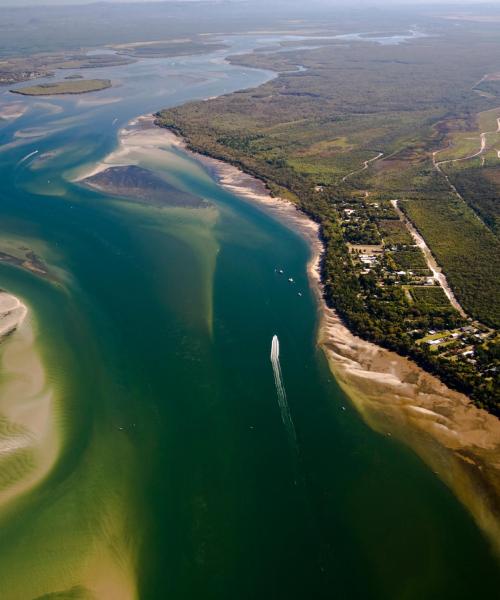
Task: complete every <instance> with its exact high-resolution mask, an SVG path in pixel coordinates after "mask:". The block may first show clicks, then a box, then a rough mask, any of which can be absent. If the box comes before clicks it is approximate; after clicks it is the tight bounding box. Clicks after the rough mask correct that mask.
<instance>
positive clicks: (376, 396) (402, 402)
mask: <svg viewBox="0 0 500 600" xmlns="http://www.w3.org/2000/svg"><path fill="white" fill-rule="evenodd" d="M166 140H168V143H169V144H175V145H176V146H178V147H182V148H184V149H185V150H186V144H185V143H184V142H183V141H182V140H180V139H179V138H178V137H177V136H176V135H175V134H173V133H172V132H169V131H165V132H164V133H163V144H165V141H166ZM193 155H194V156H195V157H196V159H197V160H199V161H200V162H202V163H203V164H205V165H206V166H207V167H208V168H210V169H211V171H212V172H214V173H215V174H216V176H217V177H218V179H219V182H220V183H221V185H223V186H224V187H225V188H226V189H228V190H229V191H231V192H232V193H234V194H237V195H238V196H239V197H241V198H243V199H246V200H248V201H249V202H252V203H253V204H255V205H257V206H259V207H261V208H262V209H263V210H265V211H266V212H268V213H269V214H271V215H272V216H274V217H276V218H277V219H279V220H280V221H281V222H283V223H284V224H285V225H287V226H289V227H290V228H292V229H293V230H295V231H297V232H298V233H300V234H301V235H302V236H303V237H304V238H305V239H306V240H307V241H308V243H309V245H310V248H311V260H310V263H309V266H308V273H309V278H310V281H311V285H312V287H313V289H314V290H315V292H316V296H317V300H318V312H319V330H318V344H319V346H320V347H321V349H322V350H323V351H324V353H325V355H326V357H327V359H328V363H329V365H330V368H331V370H332V372H333V373H334V375H335V377H336V379H337V381H338V383H339V384H340V385H341V387H342V388H343V389H344V391H345V392H346V393H347V395H348V396H349V397H350V398H351V400H352V402H353V404H354V405H355V406H356V408H357V410H358V411H359V412H360V414H361V415H362V417H363V418H364V420H365V421H366V422H367V423H368V424H369V425H370V426H371V427H372V428H374V429H375V430H377V431H379V432H380V433H382V434H384V435H388V436H392V437H394V438H397V439H398V440H400V441H402V442H404V443H405V444H407V445H409V446H411V448H413V450H414V451H415V452H416V453H417V454H418V455H419V456H420V457H421V458H422V459H423V460H424V461H425V462H426V463H427V464H428V466H429V467H430V468H431V469H432V470H433V471H434V472H435V473H436V474H437V475H438V476H439V477H440V478H441V479H442V480H443V481H444V482H445V483H446V484H447V485H448V486H449V487H450V488H451V489H452V490H453V492H454V493H455V495H456V496H457V497H458V498H459V499H460V501H461V502H462V503H463V504H464V505H465V506H466V507H467V508H468V509H469V511H470V512H471V513H472V515H473V517H474V519H475V520H476V522H477V524H478V525H479V526H480V527H481V529H482V530H483V531H484V532H485V533H486V534H487V535H488V537H489V538H490V540H491V541H492V543H493V545H494V546H495V548H496V550H497V551H498V552H499V553H500V420H499V419H497V418H496V417H494V416H493V415H491V414H489V413H488V412H486V411H484V410H481V409H479V408H476V407H475V406H474V405H473V404H472V403H471V402H470V400H469V399H468V398H467V397H466V396H464V395H463V394H460V393H458V392H454V391H452V390H450V389H449V388H448V387H446V386H445V385H444V384H443V383H441V382H440V381H439V379H437V378H436V377H434V376H433V375H430V374H429V373H427V372H426V371H424V370H423V369H421V368H420V367H419V366H417V365H416V364H415V363H414V362H412V361H410V360H408V359H406V358H404V357H401V356H399V355H398V354H396V353H394V352H391V351H389V350H385V349H383V348H380V347H379V346H376V345H375V344H372V343H370V342H366V341H364V340H362V339H361V338H359V337H357V336H355V335H353V334H352V333H351V332H350V331H349V329H347V327H345V325H344V324H343V323H342V321H341V320H340V318H339V317H338V315H337V314H336V313H335V311H333V310H331V309H329V308H328V307H327V306H326V304H325V302H324V300H323V290H322V285H321V281H320V274H319V264H320V258H321V255H322V253H323V246H322V243H321V241H320V239H319V236H318V225H317V224H316V223H314V222H313V221H311V220H310V219H309V218H308V217H307V216H306V215H304V214H303V213H302V212H300V211H299V210H297V208H296V207H295V205H294V204H293V203H291V202H289V201H288V200H284V199H281V198H273V197H271V196H270V194H269V192H268V190H267V189H266V187H265V185H264V184H263V183H262V182H261V181H259V180H256V179H255V178H253V177H252V176H250V175H247V174H246V173H243V172H241V171H240V170H238V169H237V168H236V167H233V166H232V165H228V164H226V163H224V162H221V161H218V160H215V159H212V158H208V157H206V156H201V155H196V154H193Z"/></svg>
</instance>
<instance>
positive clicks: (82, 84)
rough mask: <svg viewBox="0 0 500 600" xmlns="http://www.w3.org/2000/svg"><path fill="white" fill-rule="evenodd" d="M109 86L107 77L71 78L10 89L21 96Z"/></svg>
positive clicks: (64, 92) (84, 91) (73, 92)
mask: <svg viewBox="0 0 500 600" xmlns="http://www.w3.org/2000/svg"><path fill="white" fill-rule="evenodd" d="M110 87H111V81H110V80H109V79H74V80H73V79H71V80H66V81H60V82H57V83H41V84H40V85H33V86H30V87H24V88H19V89H17V90H11V92H13V93H14V94H22V95H23V96H55V95H61V94H87V93H89V92H98V91H100V90H105V89H107V88H110Z"/></svg>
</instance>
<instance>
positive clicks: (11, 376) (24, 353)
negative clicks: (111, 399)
mask: <svg viewBox="0 0 500 600" xmlns="http://www.w3.org/2000/svg"><path fill="white" fill-rule="evenodd" d="M34 341H35V335H34V331H33V327H32V325H31V323H30V320H29V315H28V309H27V307H26V306H25V305H24V304H23V303H22V302H21V301H20V300H19V299H18V298H16V297H14V296H12V295H10V294H7V293H6V292H3V291H2V292H0V373H1V375H2V377H1V378H0V511H1V510H2V509H3V508H5V506H6V505H7V504H9V503H10V502H11V501H13V500H14V499H15V498H17V497H19V496H20V495H21V494H24V493H25V492H27V491H29V490H31V489H33V488H34V487H35V486H36V485H37V484H38V483H40V482H41V481H42V480H43V478H44V477H45V476H46V475H47V474H48V473H49V471H50V470H51V468H52V467H53V465H54V463H55V461H56V459H57V456H58V454H59V438H58V434H57V431H56V427H55V416H54V408H55V398H54V392H53V390H52V389H51V387H50V385H49V384H48V382H47V380H46V374H45V370H44V368H43V365H42V362H41V360H40V357H39V355H38V352H37V351H36V349H35V345H34Z"/></svg>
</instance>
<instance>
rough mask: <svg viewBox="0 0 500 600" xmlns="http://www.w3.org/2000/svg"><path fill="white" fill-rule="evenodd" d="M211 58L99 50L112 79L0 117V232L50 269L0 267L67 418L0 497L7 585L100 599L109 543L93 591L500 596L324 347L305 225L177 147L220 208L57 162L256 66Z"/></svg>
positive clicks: (60, 416) (474, 541) (454, 515)
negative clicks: (244, 193)
mask: <svg viewBox="0 0 500 600" xmlns="http://www.w3.org/2000/svg"><path fill="white" fill-rule="evenodd" d="M233 43H234V44H235V45H236V49H238V50H240V49H241V50H244V49H245V48H250V47H252V46H253V45H256V44H257V41H255V40H252V39H250V38H245V39H235V40H233ZM262 43H265V40H264V41H263V42H262ZM223 55H224V53H217V54H216V55H211V56H208V57H200V56H198V57H188V58H185V59H179V58H177V59H175V60H165V59H163V60H147V61H141V62H139V63H137V64H134V65H130V66H127V67H124V68H123V67H122V68H116V69H112V70H105V69H98V70H97V71H98V72H96V70H95V69H93V70H92V75H93V76H95V77H100V76H106V75H107V76H110V77H111V78H112V79H115V80H119V85H118V86H117V87H115V88H113V89H111V90H106V91H105V92H102V93H100V94H98V95H97V94H92V95H89V96H86V97H72V98H63V99H57V100H55V99H50V100H44V101H40V99H30V98H23V99H22V100H20V101H21V102H23V103H25V104H27V105H28V106H29V109H28V111H27V112H26V113H25V115H24V116H22V117H21V118H19V119H18V120H16V121H13V122H4V123H0V143H1V144H2V148H0V180H1V182H2V183H1V188H0V228H1V229H0V250H2V249H3V248H4V247H5V245H10V246H12V244H14V245H15V244H17V245H19V244H21V245H22V244H25V245H26V246H29V247H32V248H34V249H35V250H36V252H37V253H38V254H39V255H40V256H42V257H43V259H44V260H45V261H46V263H47V264H48V266H49V267H50V269H51V272H52V273H53V274H54V277H55V280H54V281H52V280H50V281H48V280H44V279H42V278H40V277H38V276H35V275H33V274H31V273H29V272H27V271H23V270H21V269H18V268H15V267H12V266H8V265H3V264H0V285H1V287H2V288H4V289H6V290H8V291H10V292H12V293H14V294H16V295H18V296H19V297H21V298H22V299H23V300H24V301H25V302H26V303H27V304H28V305H29V306H30V308H31V311H32V313H33V316H34V319H35V332H36V347H37V349H38V351H39V352H40V354H41V356H42V359H43V363H44V365H45V368H46V372H47V378H48V380H49V382H50V384H51V385H52V386H53V388H54V390H55V391H56V398H57V402H56V408H55V420H56V423H57V428H58V431H59V432H60V437H61V448H60V454H59V458H58V460H57V462H56V464H55V466H54V468H53V469H52V470H51V471H50V474H49V475H48V477H46V478H45V479H43V480H42V481H41V482H39V483H38V485H37V486H35V487H34V488H33V489H32V490H31V491H30V492H29V493H26V494H24V495H21V496H20V497H19V498H18V499H17V501H16V502H15V503H14V504H11V505H9V506H8V507H7V508H6V509H5V510H4V511H3V512H0V532H1V535H0V598H2V599H6V600H18V599H19V600H25V599H28V600H29V599H31V598H36V597H41V596H44V595H45V594H49V593H51V592H62V593H61V594H60V595H58V596H48V597H50V598H53V597H54V598H55V597H57V598H86V597H89V596H88V594H87V592H86V591H85V590H84V589H83V588H85V587H86V588H87V589H89V590H92V589H94V588H92V581H93V580H92V573H94V572H95V571H96V569H97V570H99V568H100V567H101V568H102V570H103V572H104V577H105V578H106V573H107V572H108V571H107V569H108V567H107V564H108V562H106V561H109V564H110V565H112V568H111V567H110V570H109V573H110V575H109V577H110V579H118V580H120V579H123V580H126V581H127V582H128V583H127V584H124V587H123V588H119V589H120V590H121V591H119V592H116V591H114V592H113V591H110V590H107V591H105V592H102V591H100V590H102V586H101V587H100V588H99V590H97V588H95V589H94V591H95V592H96V595H97V596H98V597H100V598H101V597H102V598H106V599H107V598H120V599H121V598H125V597H128V595H126V594H125V592H124V591H123V590H124V589H126V588H127V587H128V588H130V589H132V588H134V587H135V594H136V595H137V597H139V598H141V599H142V598H144V599H156V598H169V599H172V600H177V599H179V600H187V599H195V598H205V599H214V600H224V599H234V598H245V599H249V600H250V599H252V600H253V599H256V598H262V599H281V598H283V599H285V598H286V599H306V598H356V599H357V598H363V599H366V598H380V599H387V598H397V599H400V598H404V599H417V598H418V599H421V598H440V599H442V598H450V599H457V598H493V597H495V595H496V594H497V593H498V586H499V584H500V573H499V570H498V562H497V561H496V559H495V558H494V557H493V554H492V552H491V550H490V547H489V544H488V542H487V541H486V540H485V539H484V538H483V536H482V535H481V533H480V532H479V531H478V529H477V528H476V526H475V524H474V522H473V521H472V519H471V517H470V516H469V514H468V513H467V512H466V510H465V509H464V508H463V507H462V506H461V505H460V504H459V503H458V502H457V501H456V500H455V498H454V497H453V496H452V494H451V493H450V491H449V490H448V489H447V488H446V487H445V486H444V485H443V484H442V483H441V482H440V481H439V480H438V479H437V478H436V476H435V475H434V474H433V473H432V472H431V471H430V470H428V469H427V468H426V467H425V466H424V465H423V464H422V463H421V462H420V461H419V459H417V458H416V457H415V456H414V455H413V454H412V453H411V452H410V451H409V450H407V449H406V448H404V447H402V446H401V445H399V444H398V443H396V442H394V441H392V440H391V439H390V438H387V437H384V436H380V435H378V434H376V433H374V432H372V431H371V430H370V429H368V428H367V427H366V426H365V425H364V424H363V423H362V421H361V420H360V418H359V416H358V415H357V414H356V412H355V411H354V409H353V408H352V407H351V405H350V404H349V401H348V399H346V398H345V396H344V395H343V394H342V392H341V391H340V390H339V388H338V387H337V385H336V383H335V381H334V380H333V378H332V376H331V374H330V373H329V371H328V368H327V366H326V364H325V361H324V359H323V357H322V355H321V354H320V353H319V352H318V351H317V350H316V345H315V327H316V325H317V319H316V306H315V303H314V298H313V295H312V293H311V292H310V291H309V289H308V284H307V277H306V272H305V267H306V262H307V258H308V250H307V247H306V245H305V243H304V242H303V241H302V240H301V239H300V238H299V237H297V236H296V235H295V234H294V233H292V232H291V231H289V230H287V229H286V228H285V227H283V226H282V225H281V224H279V223H277V222H276V221H274V220H272V219H271V218H270V217H268V216H266V215H265V214H263V213H262V212H260V211H259V210H258V209H256V208H254V207H252V206H250V205H248V204H247V203H246V202H244V201H242V200H239V199H238V198H236V197H234V196H232V195H231V194H229V193H228V192H226V191H224V190H223V189H222V188H221V187H219V186H218V185H217V184H216V183H215V182H214V181H213V180H212V179H211V177H210V176H209V174H208V173H207V172H205V171H204V170H203V168H202V167H201V166H199V165H198V164H197V163H196V162H195V161H194V160H193V159H192V158H190V157H188V156H186V155H183V154H182V153H181V152H179V151H175V150H173V149H171V150H168V151H165V153H164V162H163V163H161V164H157V163H154V168H155V169H157V170H158V171H159V172H161V173H162V175H163V176H165V177H167V178H169V181H170V182H172V183H174V184H175V185H177V186H178V187H179V188H180V189H183V190H186V191H189V192H191V193H194V194H197V195H199V196H201V197H203V198H205V199H207V200H209V201H210V202H211V203H212V205H213V206H212V208H211V209H209V210H185V209H184V210H183V209H164V210H161V209H158V208H153V207H147V206H144V205H138V204H134V203H131V202H126V201H121V200H119V199H115V198H110V197H106V196H104V195H102V194H98V193H94V192H90V191H87V190H84V189H83V188H81V187H79V186H77V185H75V184H72V183H70V181H69V180H68V179H69V174H71V173H74V172H75V169H78V168H79V167H82V166H85V165H87V164H89V163H92V162H94V161H98V160H100V159H102V158H103V157H104V156H106V154H107V153H109V152H110V151H111V150H112V149H113V148H114V146H115V145H116V132H117V129H118V128H119V127H120V126H123V125H124V124H125V123H127V122H128V121H129V120H130V119H131V118H133V117H135V116H137V115H140V114H144V113H147V112H150V111H154V110H158V109H160V108H162V107H164V106H167V105H174V104H178V103H181V102H184V101H187V100H189V99H193V98H200V97H206V96H211V95H215V94H219V93H223V92H225V91H230V90H233V89H238V88H241V87H245V86H249V85H257V84H258V83H260V82H262V81H265V80H266V79H267V78H268V77H269V74H266V73H263V72H258V71H251V70H245V69H243V68H234V67H229V66H228V65H226V64H225V63H224V62H222V61H221V58H222V57H223ZM64 74H65V75H67V73H66V72H65V73H64ZM14 100H16V101H19V99H18V98H13V97H12V96H9V95H8V94H7V93H4V94H3V95H0V105H1V104H4V103H7V102H12V101H14ZM94 101H95V102H97V101H103V102H102V103H94ZM104 101H105V102H106V103H104ZM56 111H58V112H56ZM115 119H116V121H115ZM35 150H38V155H34V156H33V157H32V158H30V159H27V160H25V161H24V162H21V163H19V161H21V160H22V159H23V157H25V156H26V155H27V154H29V153H30V152H33V151H35ZM46 153H54V154H49V155H47V154H46ZM142 166H145V167H150V168H151V167H153V162H150V163H148V161H147V160H144V162H143V164H142ZM279 269H283V270H284V271H285V273H284V274H280V273H279V271H277V270H279ZM289 277H291V278H293V279H294V283H293V284H291V283H290V282H289V281H288V278H289ZM298 291H301V293H302V296H299V295H298ZM274 334H277V335H278V336H279V339H280V345H281V368H282V372H283V380H284V385H285V388H286V392H287V400H288V404H289V408H290V413H291V415H292V418H293V423H294V427H295V430H296V433H297V444H296V445H295V444H294V443H293V440H291V438H290V435H289V432H287V429H286V427H285V426H284V424H283V421H282V419H281V414H280V407H279V405H278V398H277V393H276V387H275V382H274V378H273V370H272V366H271V362H270V359H269V352H270V347H271V339H272V337H273V335H274ZM1 402H2V400H1V398H0V408H1ZM1 442H2V440H1V439H0V443H1ZM96 565H97V566H96ZM89 573H90V574H89ZM100 576H101V578H102V573H101V575H100ZM130 582H132V583H130ZM78 586H79V587H78ZM116 589H118V588H116ZM68 590H71V591H68ZM130 595H131V596H133V595H134V593H133V592H131V594H130Z"/></svg>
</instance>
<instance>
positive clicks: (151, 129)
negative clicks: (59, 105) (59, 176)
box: [72, 115, 181, 183]
mask: <svg viewBox="0 0 500 600" xmlns="http://www.w3.org/2000/svg"><path fill="white" fill-rule="evenodd" d="M172 137H175V136H172ZM118 139H119V144H118V147H117V148H116V150H114V152H111V154H109V155H108V156H106V158H105V159H104V160H103V161H101V162H99V163H97V164H93V165H90V166H88V167H86V168H84V169H82V170H81V171H80V172H79V173H78V174H77V176H76V177H74V178H72V181H73V182H75V183H76V182H80V181H83V180H84V179H87V178H88V177H93V176H94V175H97V174H99V173H102V172H103V171H105V170H106V169H109V168H110V167H127V166H130V165H134V164H136V162H137V161H136V158H135V157H134V154H135V153H137V154H141V153H143V152H144V151H148V150H149V151H152V152H154V151H157V150H159V149H161V148H162V147H166V146H172V145H173V144H172V140H171V139H170V138H167V137H166V136H165V130H162V129H160V128H159V127H155V126H154V117H153V115H147V116H144V117H138V118H137V119H134V120H133V121H130V123H129V124H128V126H127V127H124V128H122V129H120V131H119V133H118ZM176 144H177V145H180V144H181V142H180V140H176Z"/></svg>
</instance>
